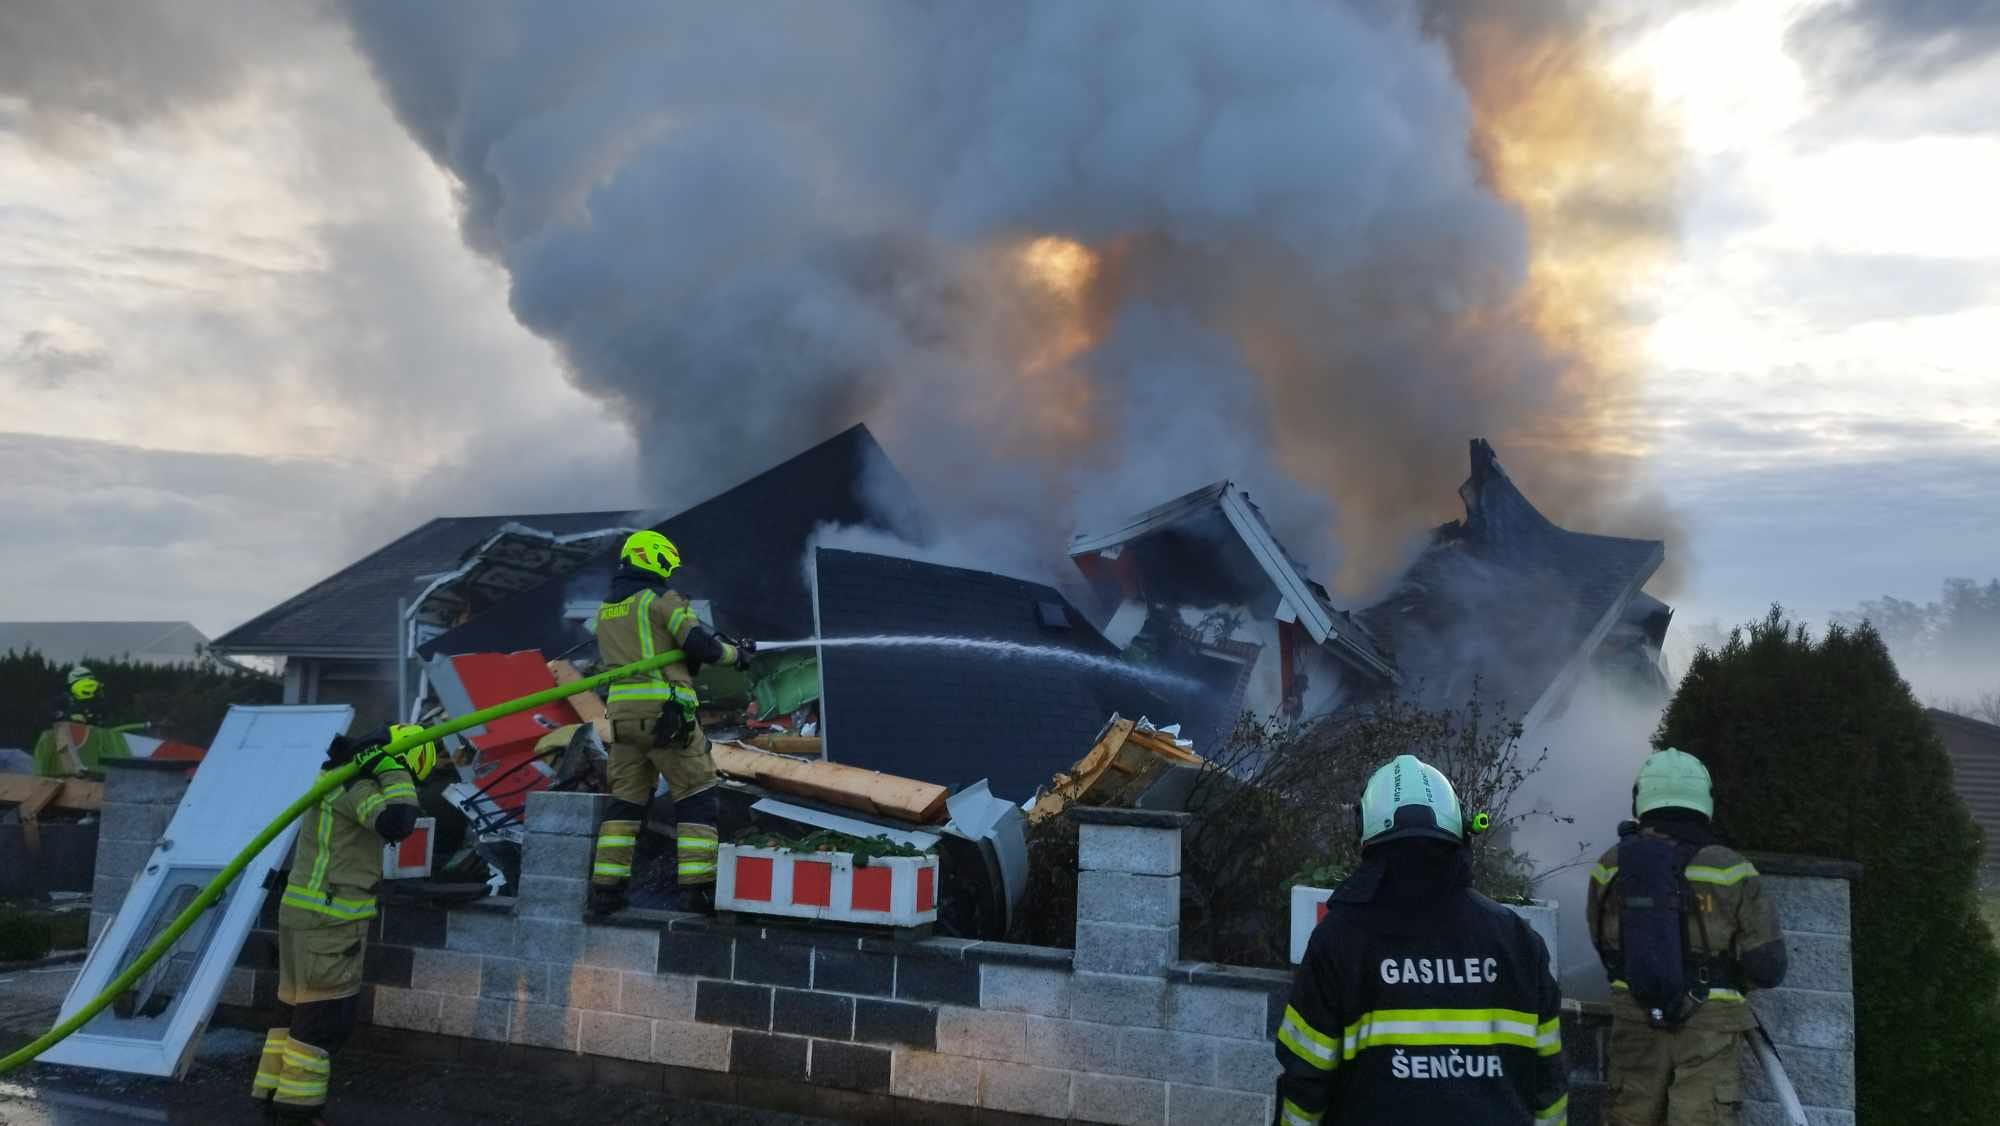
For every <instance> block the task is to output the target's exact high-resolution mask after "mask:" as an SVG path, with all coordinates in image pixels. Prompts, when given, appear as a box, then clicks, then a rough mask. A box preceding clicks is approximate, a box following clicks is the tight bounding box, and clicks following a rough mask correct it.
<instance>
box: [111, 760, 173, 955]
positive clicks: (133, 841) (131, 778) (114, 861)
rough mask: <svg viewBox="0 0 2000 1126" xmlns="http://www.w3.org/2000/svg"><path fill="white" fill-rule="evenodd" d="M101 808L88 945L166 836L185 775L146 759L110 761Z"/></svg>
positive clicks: (114, 910) (115, 916) (116, 909)
mask: <svg viewBox="0 0 2000 1126" xmlns="http://www.w3.org/2000/svg"><path fill="white" fill-rule="evenodd" d="M104 767H105V770H104V806H103V809H102V810H101V811H100V812H99V814H98V830H97V872H96V876H95V878H94V880H93V883H92V887H91V895H90V942H91V945H93V946H94V945H96V944H97V940H98V938H99V936H101V935H102V934H103V933H104V928H106V927H108V926H110V925H111V920H112V919H114V918H117V916H118V908H119V907H121V906H123V905H124V903H125V893H126V892H129V891H131V890H132V880H133V878H134V877H136V876H138V874H139V873H140V871H141V870H142V869H144V868H145V866H146V861H147V860H149V859H151V857H152V855H153V846H154V845H157V844H159V843H160V838H161V837H162V836H164V835H165V834H166V831H167V823H168V822H170V821H172V820H173V818H174V809H175V808H176V807H178V806H179V805H180V802H181V796H182V795H184V794H186V793H187V787H188V780H189V779H188V773H187V769H186V767H185V766H183V767H181V768H179V769H161V768H160V767H159V766H157V765H155V764H153V763H150V762H146V761H144V760H137V761H127V760H121V759H110V760H107V761H106V762H105V764H104Z"/></svg>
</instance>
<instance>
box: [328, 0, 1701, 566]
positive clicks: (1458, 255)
mask: <svg viewBox="0 0 2000 1126" xmlns="http://www.w3.org/2000/svg"><path fill="white" fill-rule="evenodd" d="M346 11H347V14H348V16H349V19H350V22H351V24H352V26H353V28H354V32H355V36H356V40H357V42H358V43H359V45H360V46H361V49H362V50H363V52H364V54H365V55H366V57H367V58H368V59H369V60H370V62H371V64H372V66H373V67H374V69H375V72H376V74H377V76H378V78H379V79H380V81H381V84H382V86H383V88H384V89H385V91H386V92H387V95H388V97H389V99H390V101H391V103H392V104H393V105H394V107H395V109H396V111H397V113H398V114H399V115H400V117H401V119H402V120H403V122H404V123H405V125H406V126H407V128H408V129H409V131H410V132H411V134H412V135H413V136H414V137H415V138H416V139H417V140H418V141H419V142H420V143H421V144H422V145H423V146H424V147H425V148H426V149H427V150H428V151H429V152H430V153H431V154H432V155H433V156H434V157H435V159H436V160H437V161H438V162H439V163H440V165H442V166H443V168H445V169H446V170H447V171H448V172H449V173H450V174H451V175H452V176H453V177H454V178H455V179H456V181H457V184H458V186H459V188H460V191H461V193H462V199H463V207H464V217H463V226H464V233H465V237H466V239H467V240H468V242H469V243H470V244H471V245H472V246H474V247H476V248H477V249H478V250H480V251H481V252H482V253H484V254H487V255H489V256H491V257H492V258H493V259H495V260H496V261H498V262H499V263H501V264H502V265H503V266H504V267H505V268H506V269H507V270H508V271H509V273H510V275H511V278H512V304H513V309H514V312H515V315H516V316H517V317H518V318H519V319H520V320H521V322H522V323H523V324H525V325H526V326H528V327H529V328H530V329H532V330H533V331H535V332H537V333H538V334H540V335H542V336H544V337H546V338H547V339H549V340H551V341H553V342H554V343H555V344H556V345H557V346H558V348H559V350H560V352H561V354H562V356H563V358H564V360H565V362H566V364H567V365H568V369H569V374H570V377H571V378H572V379H573V380H574V381H575V382H576V383H577V385H578V386H580V387H582V388H583V389H585V390H586V391H588V392H590V393H592V394H595V395H598V396H601V397H602V398H604V399H605V400H607V401H608V402H611V403H613V404H615V405H616V406H617V408H618V409H619V411H620V412H621V413H622V417H623V418H624V419H625V420H626V423H627V425H629V426H630V427H631V429H632V430H633V432H634V433H635V434H636V435H637V436H638V438H639V440H640V442H641V446H642V449H643V458H644V460H645V463H646V469H647V472H648V474H649V477H650V485H651V486H652V488H653V489H654V490H655V492H656V496H655V498H654V499H655V500H657V502H658V503H660V504H662V505H664V506H666V507H679V506H680V505H682V504H685V503H688V502H690V501H693V500H696V499H699V498H701V497H702V496H704V495H707V494H708V493H710V492H712V491H714V490H715V489H717V488H719V487H722V486H724V485H727V484H729V483H731V482H733V481H735V480H738V479H740V478H742V477H744V476H746V475H748V474H749V473H751V472H754V471H756V470H758V469H761V468H763V467H765V466H766V465H768V464H770V463H771V462H773V461H774V460H776V459H777V458H779V457H782V456H785V455H788V454H790V453H792V452H794V451H796V450H798V449H801V448H803V447H805V446H806V445H808V444H810V443H812V442H814V441H817V440H819V439H820V438H823V437H825V436H827V435H829V434H830V433H832V432H833V431H835V430H836V429H838V428H840V427H842V426H845V425H847V424H849V423H851V422H853V421H854V420H856V419H865V420H866V421H867V422H868V423H869V424H870V426H871V427H872V428H873V429H874V430H875V431H876V433H877V434H878V435H879V436H880V437H881V438H882V439H883V441H884V443H885V444H886V445H887V446H888V448H889V450H890V452H891V454H892V456H894V457H895V458H896V459H897V461H898V463H899V464H900V465H901V467H902V468H903V469H904V471H905V472H906V473H907V474H908V476H909V477H910V478H911V479H912V481H913V482H914V484H915V485H916V487H917V489H918V490H919V492H921V493H923V494H925V496H926V499H927V500H929V501H930V503H931V507H932V509H933V512H934V514H935V515H936V516H937V517H938V518H939V519H940V520H941V521H944V522H945V523H946V524H947V531H948V532H956V533H958V534H961V535H968V534H975V533H976V532H977V531H979V530H985V531H989V532H990V531H994V530H999V531H1000V532H1001V534H1002V535H1004V537H1005V538H1007V539H1009V540H1010V541H1012V542H1013V543H1014V544H1015V545H1016V547H1017V548H1018V547H1019V546H1020V545H1024V544H1025V545H1029V546H1030V547H1032V548H1034V549H1035V550H1037V551H1042V552H1045V553H1047V554H1048V555H1049V556H1051V557H1054V558H1060V555H1059V554H1058V551H1059V548H1060V546H1061V544H1062V543H1063V541H1064V539H1065V538H1066V537H1067V535H1068V534H1069V533H1070V532H1071V531H1072V530H1073V529H1074V528H1075V527H1076V526H1077V525H1078V524H1079V523H1090V522H1093V521H1102V520H1105V519H1114V518H1117V517H1121V516H1124V515H1127V514H1129V513H1130V512H1132V511H1134V510H1136V509H1139V508H1143V507H1146V506H1150V505H1151V504H1154V503H1157V502H1159V501H1160V500H1163V499H1165V498H1167V497H1169V496H1171V495H1173V494H1175V493H1176V492H1178V491H1182V490H1185V489H1188V488H1193V487H1196V486H1198V485H1200V484H1203V483H1205V482H1207V481H1209V480H1213V479H1216V478H1221V477H1230V478H1233V479H1235V480H1237V481H1239V482H1240V483H1243V484H1244V485H1245V486H1246V487H1248V488H1249V489H1250V490H1251V491H1252V493H1253V494H1254V495H1256V496H1257V498H1258V500H1259V501H1260V502H1261V503H1263V504H1264V506H1265V507H1266V510H1267V512H1268V513H1269V514H1270V515H1271V517H1272V519H1273V522H1274V523H1275V524H1276V525H1277V528H1278V531H1279V533H1280V535H1281V536H1282V537H1284V538H1285V539H1287V540H1288V542H1290V543H1291V544H1292V545H1293V546H1294V549H1295V550H1297V551H1299V552H1300V553H1302V554H1304V555H1306V556H1307V557H1308V558H1309V561H1310V562H1312V563H1313V564H1314V565H1315V566H1316V567H1317V568H1319V569H1321V570H1322V571H1323V572H1327V573H1335V574H1337V577H1338V580H1339V582H1340V585H1341V586H1342V587H1343V589H1345V590H1346V591H1348V592H1349V593H1351V594H1362V593H1366V592H1367V591H1368V590H1370V589H1373V588H1375V587H1378V586H1379V585H1380V583H1381V582H1382V580H1384V579H1386V578H1387V577H1389V575H1390V574H1391V573H1392V572H1393V570H1394V568H1395V565H1396V564H1397V563H1398V562H1399V561H1400V560H1401V559H1402V558H1404V557H1405V556H1406V554H1407V551H1408V548H1409V545H1410V542H1411V537H1412V536H1413V535H1414V534H1416V533H1418V532H1419V531H1421V530H1422V529H1423V528H1425V527H1427V526H1429V525H1431V524H1433V523H1435V522H1437V521H1439V520H1441V519H1444V518H1448V517H1450V516H1452V515H1455V509H1456V507H1457V502H1456V497H1455V496H1454V492H1453V490H1454V488H1455V487H1456V485H1457V483H1458V480H1459V478H1461V477H1462V476H1463V474H1464V471H1465V463H1464V449H1465V440H1466V438H1467V437H1469V436H1475V435H1478V436H1487V437H1491V438H1492V439H1494V440H1495V442H1496V443H1498V444H1499V445H1500V447H1501V449H1502V450H1503V451H1505V453H1506V454H1507V456H1508V458H1509V463H1510V465H1513V466H1515V467H1516V471H1517V472H1518V473H1519V474H1520V476H1521V479H1522V480H1523V482H1524V485H1526V486H1527V487H1528V488H1529V489H1530V492H1531V495H1536V496H1537V499H1538V500H1542V501H1543V502H1544V503H1545V504H1547V505H1548V507H1549V509H1550V512H1551V515H1553V516H1556V517H1557V518H1559V519H1569V520H1573V521H1577V522H1580V523H1587V524H1592V525H1594V526H1595V527H1594V530H1603V531H1621V532H1631V533H1657V532H1659V531H1660V528H1659V526H1658V525H1659V521H1660V519H1661V517H1659V515H1658V513H1656V512H1654V513H1650V514H1648V513H1646V512H1643V511H1640V510H1636V509H1628V508H1626V507H1623V506H1626V505H1627V504H1628V503H1629V502H1630V485H1631V478H1632V470H1633V467H1634V466H1635V464H1636V462H1637V457H1638V455H1639V454H1641V453H1643V452H1644V449H1645V444H1644V443H1645V438H1646V436H1645V434H1643V433H1635V432H1632V431H1631V430H1630V429H1629V426H1630V423H1629V421H1628V420H1627V419H1626V417H1625V411H1626V409H1627V404H1628V402H1629V398H1630V391H1631V384H1632V381H1633V378H1634V366H1633V364H1632V363H1631V362H1630V361H1631V357H1630V353H1629V350H1628V345H1629V334H1630V331H1631V328H1632V324H1631V316H1630V314H1629V312H1628V311H1627V309H1626V306H1625V299H1626V296H1627V294H1628V292H1629V291H1630V289H1631V286H1632V284H1633V283H1634V282H1635V281H1636V280H1638V279H1639V278H1640V277H1641V276H1642V275H1643V272H1644V271H1645V270H1646V269H1647V268H1649V267H1650V265H1651V264H1652V262H1653V261H1654V260H1655V259H1656V257H1657V255H1658V254H1659V253H1660V252H1661V250H1662V249H1663V248H1664V247H1665V246H1666V245H1667V244H1668V243H1669V241H1670V240H1671V237H1672V232H1673V227H1674V224H1673V209H1672V206H1671V204H1672V200H1673V186H1672V185H1673V166H1674V162H1673V159H1672V158H1673V155H1674V154H1673V151H1672V147H1671V146H1670V145H1669V144H1667V143H1666V141H1665V140H1664V138H1663V134H1662V133H1661V132H1660V130H1659V129H1658V128H1657V127H1656V126H1655V124H1654V123H1653V121H1652V119H1651V118H1650V116H1649V111H1648V109H1647V106H1646V103H1645V102H1644V100H1643V98H1642V97H1640V96H1638V95H1635V94H1633V93H1631V92H1629V91H1625V90H1622V89H1620V88H1618V87H1617V86H1616V85H1615V84H1613V83H1612V82H1610V81H1609V80H1608V79H1607V78H1605V77H1604V72H1603V69H1602V66H1601V60H1600V59H1599V51H1598V50H1597V48H1596V46H1595V44H1594V40H1593V39H1592V37H1591V33H1590V31H1589V28H1588V26H1587V25H1586V24H1585V22H1584V21H1582V20H1581V19H1579V18H1577V17H1576V16H1575V15H1574V14H1573V13H1571V12H1569V11H1568V10H1567V9H1566V8H1564V7H1562V6H1561V5H1558V4H1553V3H1528V2H1519V3H1511V4H1499V5H1493V4H1478V5H1473V4H1470V3H1466V4H1463V5H1460V4H1458V3H1446V2H1439V3H1434V4H1432V5H1431V6H1430V7H1429V9H1428V10H1427V11H1423V12H1416V11H1412V10H1411V9H1410V8H1409V6H1407V5H1403V4H1390V3H1380V2H1376V0H1268V2H1260V3H1256V4H1248V5H1217V4H1208V3H1193V2H1188V3H1178V2H1161V3H1148V4H1115V5H1114V4H1073V3H1067V2H1062V0H1049V2H1022V3H1011V4H987V3H976V2H957V3H953V2H939V3H934V4H924V5H917V4H908V3H890V2H879V3H865V2H856V3H848V4H839V5H826V4H810V3H790V4H787V3H752V4H733V5H723V4H702V5H665V6H662V5H656V4H650V3H622V4H604V5H593V6H589V7H587V8H577V7H576V6H574V5H567V4H559V3H553V2H529V0H515V2H512V3H478V4H472V3H462V4H444V3H439V4H422V5H414V4H403V3H399V2H393V0H350V2H349V3H347V5H346ZM1538 490H1540V491H1538ZM1335 544H1338V545H1339V549H1338V552H1336V550H1335V547H1334V545H1335ZM1032 553H1033V552H1030V554H1032Z"/></svg>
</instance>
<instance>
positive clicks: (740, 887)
mask: <svg viewBox="0 0 2000 1126" xmlns="http://www.w3.org/2000/svg"><path fill="white" fill-rule="evenodd" d="M736 898H738V899H748V900H751V901H753V902H757V903H769V902H771V858H770V857H768V856H739V857H737V858H736Z"/></svg>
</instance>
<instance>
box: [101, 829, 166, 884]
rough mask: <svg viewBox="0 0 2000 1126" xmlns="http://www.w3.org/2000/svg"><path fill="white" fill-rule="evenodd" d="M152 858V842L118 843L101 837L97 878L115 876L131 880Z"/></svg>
mask: <svg viewBox="0 0 2000 1126" xmlns="http://www.w3.org/2000/svg"><path fill="white" fill-rule="evenodd" d="M152 857H153V842H152V841H118V840H109V839H106V838H103V837H100V838H98V841H97V868H96V869H95V871H96V874H97V878H98V879H103V878H104V877H106V876H113V877H117V878H119V879H124V880H130V879H131V878H132V877H134V876H137V875H138V874H139V870H140V869H142V868H144V867H145V866H146V861H148V860H150V859H152Z"/></svg>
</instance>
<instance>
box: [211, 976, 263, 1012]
mask: <svg viewBox="0 0 2000 1126" xmlns="http://www.w3.org/2000/svg"><path fill="white" fill-rule="evenodd" d="M217 999H218V1000H219V1001H221V1003H222V1004H225V1005H236V1006H239V1007H241V1008H246V1009H249V1008H255V1007H256V1005H257V971H256V970H254V969H251V968H250V967H248V966H233V967H231V968H230V970H229V976H228V977H226V978H224V979H222V995H221V996H220V997H219V998H217Z"/></svg>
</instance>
